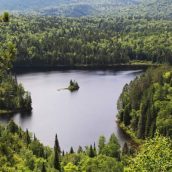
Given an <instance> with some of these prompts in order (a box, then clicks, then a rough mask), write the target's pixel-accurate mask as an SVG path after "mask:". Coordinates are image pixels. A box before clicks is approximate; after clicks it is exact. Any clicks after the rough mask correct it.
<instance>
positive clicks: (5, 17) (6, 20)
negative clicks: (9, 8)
mask: <svg viewBox="0 0 172 172" xmlns="http://www.w3.org/2000/svg"><path fill="white" fill-rule="evenodd" d="M3 21H4V22H9V13H8V12H4V14H3Z"/></svg>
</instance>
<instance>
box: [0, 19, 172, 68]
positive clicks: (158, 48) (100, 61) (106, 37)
mask: <svg viewBox="0 0 172 172" xmlns="http://www.w3.org/2000/svg"><path fill="white" fill-rule="evenodd" d="M0 25H1V30H0V40H1V42H4V41H6V40H8V41H11V42H12V43H14V44H15V45H16V50H17V53H16V55H17V58H16V60H15V65H16V66H17V65H18V66H19V65H20V66H22V65H28V66H46V65H49V66H56V65H69V66H73V65H109V64H111V65H112V64H120V63H123V64H124V63H130V61H131V60H146V61H152V62H154V63H171V59H172V58H171V56H172V47H171V45H172V27H171V26H172V21H170V20H154V19H150V18H141V17H134V18H133V17H128V18H123V17H116V18H103V17H102V18H76V19H74V18H62V17H40V16H18V17H16V16H15V17H11V19H10V22H9V23H0Z"/></svg>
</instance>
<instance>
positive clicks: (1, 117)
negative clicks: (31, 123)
mask: <svg viewBox="0 0 172 172" xmlns="http://www.w3.org/2000/svg"><path fill="white" fill-rule="evenodd" d="M17 116H18V118H19V120H20V122H21V123H22V122H25V121H28V120H30V119H31V117H32V112H22V113H12V114H2V115H0V121H1V122H2V123H7V122H9V121H10V120H14V119H15V118H16V117H17Z"/></svg>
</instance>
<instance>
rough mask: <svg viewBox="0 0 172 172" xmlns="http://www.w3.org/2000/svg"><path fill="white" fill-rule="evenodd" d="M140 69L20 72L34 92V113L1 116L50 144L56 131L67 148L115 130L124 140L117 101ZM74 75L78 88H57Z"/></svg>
mask: <svg viewBox="0 0 172 172" xmlns="http://www.w3.org/2000/svg"><path fill="white" fill-rule="evenodd" d="M140 72H141V71H140V70H135V71H134V70H129V71H111V70H107V71H86V70H84V71H83V70H68V71H67V70H66V71H51V72H36V73H26V74H20V75H18V76H17V79H18V82H19V83H22V84H23V85H24V87H25V89H26V90H28V91H29V92H31V96H32V107H33V111H32V114H30V115H29V114H28V115H21V114H16V115H14V116H12V117H7V116H6V117H2V116H1V118H0V120H1V122H7V121H8V120H10V119H11V118H12V119H13V120H14V121H15V122H16V123H17V124H18V125H19V126H21V127H22V128H23V129H24V130H25V129H28V130H29V131H31V132H33V133H35V134H36V137H37V138H38V139H39V140H40V141H41V142H42V143H44V144H45V145H49V146H51V147H53V145H54V138H55V134H56V133H57V135H58V138H59V142H60V146H61V148H62V149H64V150H65V151H69V149H70V147H71V146H73V147H74V149H77V147H78V146H79V145H81V146H86V145H90V144H93V143H94V142H95V143H97V142H98V138H99V136H100V135H104V136H106V137H107V139H108V138H109V136H110V135H111V133H113V132H114V133H115V134H116V136H117V137H118V139H119V142H120V144H123V143H124V142H125V141H126V138H125V136H124V135H123V134H122V132H121V131H120V129H119V128H118V126H117V124H116V115H117V107H116V103H117V100H118V98H119V96H120V94H121V92H122V89H123V86H124V85H125V84H126V83H129V82H130V81H131V80H133V79H134V78H135V77H136V76H137V75H139V74H140ZM71 79H72V80H76V81H77V82H78V84H79V86H80V89H79V90H78V91H76V92H72V93H71V92H70V91H68V90H62V91H58V89H60V88H65V87H67V86H68V85H69V81H70V80H71Z"/></svg>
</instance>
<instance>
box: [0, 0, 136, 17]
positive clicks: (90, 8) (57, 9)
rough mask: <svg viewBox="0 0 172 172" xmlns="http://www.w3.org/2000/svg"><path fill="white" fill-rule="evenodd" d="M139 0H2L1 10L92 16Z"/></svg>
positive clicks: (117, 9)
mask: <svg viewBox="0 0 172 172" xmlns="http://www.w3.org/2000/svg"><path fill="white" fill-rule="evenodd" d="M138 1H139V0H93V1H91V0H30V1H23V0H16V1H13V0H1V6H0V11H4V10H8V11H13V12H19V13H26V12H30V11H34V13H37V14H42V15H62V16H70V17H71V16H73V17H79V16H88V15H89V16H90V15H100V14H108V13H109V12H112V11H119V9H120V8H122V7H126V6H130V5H135V4H137V3H138Z"/></svg>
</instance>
